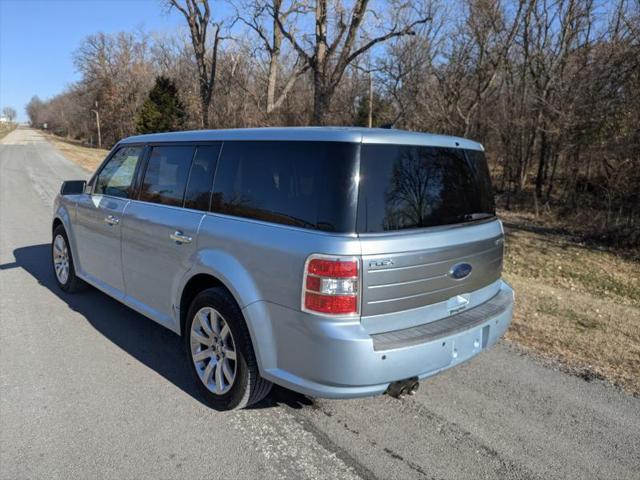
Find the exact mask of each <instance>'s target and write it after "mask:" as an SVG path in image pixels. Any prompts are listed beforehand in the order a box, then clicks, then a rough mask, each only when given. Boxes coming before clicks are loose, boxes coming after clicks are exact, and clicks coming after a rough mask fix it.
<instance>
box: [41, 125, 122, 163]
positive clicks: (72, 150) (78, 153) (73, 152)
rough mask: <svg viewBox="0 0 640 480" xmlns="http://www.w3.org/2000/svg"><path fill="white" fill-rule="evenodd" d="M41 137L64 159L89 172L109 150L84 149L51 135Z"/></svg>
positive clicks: (100, 161) (75, 143) (67, 140)
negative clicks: (58, 151)
mask: <svg viewBox="0 0 640 480" xmlns="http://www.w3.org/2000/svg"><path fill="white" fill-rule="evenodd" d="M43 135H44V136H45V138H46V139H47V140H48V141H49V143H51V144H52V145H53V146H54V147H56V148H57V149H58V150H60V152H61V153H62V154H63V155H64V156H65V157H66V158H68V159H69V160H71V161H72V162H75V163H77V164H78V165H80V166H81V167H82V168H84V169H85V170H87V171H89V172H94V171H95V170H96V168H98V165H100V163H102V160H104V158H105V157H106V156H107V154H108V153H109V150H105V149H101V148H92V147H86V146H84V145H82V144H80V143H78V142H75V141H73V140H69V139H66V138H62V137H58V136H56V135H53V134H51V133H43Z"/></svg>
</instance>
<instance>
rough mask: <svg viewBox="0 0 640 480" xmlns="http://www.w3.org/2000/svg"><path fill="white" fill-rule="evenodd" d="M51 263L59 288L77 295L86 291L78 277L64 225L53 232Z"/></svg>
mask: <svg viewBox="0 0 640 480" xmlns="http://www.w3.org/2000/svg"><path fill="white" fill-rule="evenodd" d="M51 263H52V266H53V275H54V277H55V279H56V283H57V284H58V286H59V287H60V288H61V289H62V290H64V291H65V292H67V293H75V292H79V291H81V290H83V289H84V286H85V283H84V282H83V281H82V280H80V279H79V278H78V277H77V276H76V270H75V265H74V264H73V256H72V255H71V247H70V246H69V237H67V232H66V231H65V229H64V227H63V226H62V225H58V226H57V227H56V228H55V229H54V230H53V241H52V242H51Z"/></svg>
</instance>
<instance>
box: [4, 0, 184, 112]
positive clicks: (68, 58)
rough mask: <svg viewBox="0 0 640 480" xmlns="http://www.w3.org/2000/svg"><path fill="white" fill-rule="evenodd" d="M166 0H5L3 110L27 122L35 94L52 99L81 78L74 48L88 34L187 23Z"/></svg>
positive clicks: (173, 27)
mask: <svg viewBox="0 0 640 480" xmlns="http://www.w3.org/2000/svg"><path fill="white" fill-rule="evenodd" d="M178 15H179V13H178V12H175V11H174V12H172V13H170V14H167V12H166V8H165V7H164V6H163V3H162V2H161V0H0V110H1V109H2V108H4V107H5V106H11V107H13V108H15V109H16V111H17V112H18V120H19V121H26V120H27V115H26V113H25V111H24V106H25V104H26V103H27V102H28V101H29V100H30V99H31V97H32V96H33V95H38V96H39V97H40V98H42V99H46V98H49V97H51V96H53V95H55V94H57V93H59V92H60V91H62V90H63V89H64V87H65V86H66V85H68V84H70V83H72V82H74V81H76V80H78V79H79V76H78V74H77V72H76V71H75V67H74V66H73V58H72V54H73V51H74V50H76V49H77V48H78V46H79V45H80V42H81V41H82V39H83V38H84V37H86V36H87V35H90V34H93V33H97V32H100V31H102V32H105V33H115V32H120V31H131V30H135V29H137V28H144V29H145V30H146V31H155V32H164V31H173V30H176V29H179V28H180V29H181V28H183V26H182V25H183V23H184V19H183V18H182V17H179V16H178Z"/></svg>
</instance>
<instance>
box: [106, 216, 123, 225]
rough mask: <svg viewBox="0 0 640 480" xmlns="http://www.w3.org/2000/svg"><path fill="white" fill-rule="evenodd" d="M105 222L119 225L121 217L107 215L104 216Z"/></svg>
mask: <svg viewBox="0 0 640 480" xmlns="http://www.w3.org/2000/svg"><path fill="white" fill-rule="evenodd" d="M104 221H105V223H108V224H109V225H117V224H119V223H120V219H119V218H118V217H114V216H113V215H107V216H106V217H105V218H104Z"/></svg>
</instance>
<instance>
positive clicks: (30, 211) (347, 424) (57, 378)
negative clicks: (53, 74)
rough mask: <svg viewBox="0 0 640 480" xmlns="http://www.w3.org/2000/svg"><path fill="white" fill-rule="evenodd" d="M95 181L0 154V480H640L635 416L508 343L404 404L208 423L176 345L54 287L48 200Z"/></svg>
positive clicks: (43, 147)
mask: <svg viewBox="0 0 640 480" xmlns="http://www.w3.org/2000/svg"><path fill="white" fill-rule="evenodd" d="M87 176H88V175H87V173H86V172H84V171H83V170H82V169H80V168H79V167H77V166H75V165H74V164H72V163H71V162H69V161H67V160H66V159H65V158H63V157H62V156H61V155H60V154H59V153H58V152H57V151H56V150H55V149H54V148H53V147H52V146H51V145H50V144H48V143H47V142H46V141H45V140H44V139H43V138H42V137H41V136H40V135H39V134H38V133H36V132H35V131H32V130H29V129H26V128H20V129H18V130H17V131H15V132H13V133H11V134H9V135H8V136H7V137H6V138H5V139H4V140H3V141H2V142H0V264H1V265H0V478H2V479H22V478H28V479H34V478H47V479H54V478H60V479H73V478H78V479H89V478H119V479H129V478H150V479H160V478H186V477H189V478H216V479H217V478H228V479H234V478H256V479H263V478H267V479H269V478H278V479H280V478H282V479H289V478H314V479H315V478H318V479H323V478H333V479H350V478H366V479H409V478H417V479H421V478H427V479H431V478H438V479H439V478H446V479H466V478H491V479H494V478H522V479H525V478H526V479H528V478H536V479H537V478H540V479H551V478H559V479H560V478H562V479H567V478H571V479H573V478H575V479H584V478H610V479H632V478H633V479H639V478H640V399H638V398H634V397H632V396H629V395H626V394H624V393H621V392H620V391H618V390H617V389H615V388H612V387H610V386H608V385H606V384H604V383H603V382H599V381H592V382H586V381H584V380H582V379H580V378H576V377H572V376H570V375H567V374H565V373H562V372H561V371H558V370H555V369H552V368H549V367H548V366H546V365H544V364H542V363H541V362H539V361H537V360H535V359H532V358H530V357H528V356H525V355H522V354H520V353H518V351H517V350H516V349H515V348H513V347H511V346H509V345H508V344H505V343H501V344H499V345H497V346H496V347H495V348H493V349H491V350H490V351H488V352H485V353H483V354H481V355H480V356H479V357H477V358H475V359H474V360H472V361H471V362H469V363H467V364H464V365H462V366H460V367H458V368H455V369H453V370H450V371H448V372H445V373H443V374H441V375H439V376H437V377H435V378H433V379H431V380H429V381H427V382H424V383H423V384H422V385H421V387H420V390H419V392H418V394H417V395H415V396H413V397H407V398H404V399H402V400H396V399H393V398H390V397H386V396H381V397H376V398H369V399H363V400H349V401H329V400H310V399H307V398H305V397H303V396H301V395H298V394H295V393H293V392H289V391H287V390H284V389H281V388H276V389H274V391H273V392H272V393H271V394H270V396H269V397H268V398H267V399H266V400H265V401H263V402H262V403H261V404H259V405H258V406H257V407H256V408H253V409H251V410H244V411H239V412H231V413H221V412H216V411H214V410H211V409H209V408H207V407H206V406H205V405H204V404H203V403H202V402H201V400H200V398H199V397H198V393H197V392H196V390H195V389H194V387H193V384H192V383H191V379H190V377H189V375H188V371H187V368H186V363H185V360H184V359H183V357H182V349H181V345H180V341H179V338H178V337H177V336H176V335H174V334H173V333H171V332H169V331H168V330H165V329H163V328H162V327H160V326H159V325H157V324H155V323H153V322H152V321H151V320H148V319H146V318H145V317H142V316H140V315H138V314H136V313H135V312H133V311H132V310H129V309H128V308H126V307H124V306H122V305H120V304H119V303H117V302H116V301H115V300H112V299H110V298H109V297H107V296H106V295H104V294H102V293H99V292H97V291H95V290H89V291H87V292H85V293H82V294H77V295H67V294H64V293H63V292H61V291H59V290H58V289H57V288H56V285H55V282H54V278H53V273H52V271H51V267H50V259H49V248H50V247H49V242H50V224H51V214H52V201H53V198H54V196H55V194H56V192H57V190H58V189H59V186H60V183H61V181H62V180H63V179H77V178H84V177H87ZM516 298H517V297H516Z"/></svg>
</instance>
